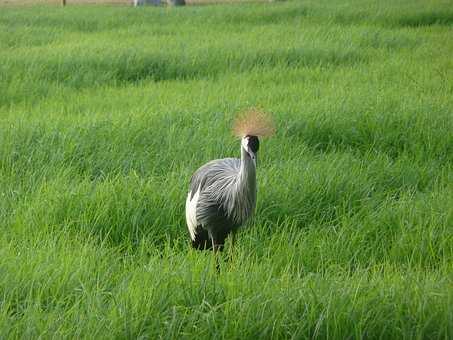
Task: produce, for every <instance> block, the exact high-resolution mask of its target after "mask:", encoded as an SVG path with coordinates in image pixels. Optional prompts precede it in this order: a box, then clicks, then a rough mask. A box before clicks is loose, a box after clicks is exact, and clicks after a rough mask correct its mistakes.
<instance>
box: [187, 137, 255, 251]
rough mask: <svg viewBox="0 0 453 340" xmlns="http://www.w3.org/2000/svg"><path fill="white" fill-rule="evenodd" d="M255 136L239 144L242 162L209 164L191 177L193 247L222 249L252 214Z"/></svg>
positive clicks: (189, 197)
mask: <svg viewBox="0 0 453 340" xmlns="http://www.w3.org/2000/svg"><path fill="white" fill-rule="evenodd" d="M258 148H259V141H258V138H257V137H256V136H245V137H243V138H242V142H241V159H236V158H224V159H218V160H214V161H211V162H209V163H207V164H205V165H203V166H202V167H201V168H199V169H198V170H197V171H196V172H195V173H194V174H193V176H192V179H191V182H190V189H189V193H188V195H187V200H186V221H187V227H188V229H189V233H190V237H191V240H192V245H193V247H194V248H197V249H213V250H214V251H216V250H219V249H220V250H221V249H222V247H223V245H224V243H225V240H226V238H227V236H228V235H229V234H230V233H233V235H234V233H235V232H236V231H237V229H238V228H239V227H240V226H241V225H243V224H244V223H245V222H246V221H247V219H248V218H249V217H250V216H251V215H253V213H254V210H255V205H256V153H257V152H258Z"/></svg>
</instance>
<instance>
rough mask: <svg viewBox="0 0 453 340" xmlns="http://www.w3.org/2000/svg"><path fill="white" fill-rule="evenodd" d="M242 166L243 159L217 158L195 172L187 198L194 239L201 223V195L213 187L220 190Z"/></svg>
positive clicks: (187, 208)
mask: <svg viewBox="0 0 453 340" xmlns="http://www.w3.org/2000/svg"><path fill="white" fill-rule="evenodd" d="M240 166H241V161H240V160H239V159H236V158H224V159H217V160H214V161H211V162H209V163H206V164H205V165H203V166H202V167H200V168H199V169H198V170H197V171H195V173H194V174H193V176H192V179H191V181H190V188H189V193H188V195H187V199H186V222H187V227H188V229H189V233H190V236H191V238H192V240H195V237H196V233H197V226H199V224H200V223H199V221H198V219H197V207H198V205H199V199H200V195H202V194H203V193H204V192H205V191H206V190H212V188H213V187H217V188H218V189H219V190H220V189H221V188H222V186H224V185H226V184H225V183H228V182H229V181H230V179H231V178H232V177H233V176H235V175H236V174H237V173H238V172H239V169H240ZM205 203H206V202H205Z"/></svg>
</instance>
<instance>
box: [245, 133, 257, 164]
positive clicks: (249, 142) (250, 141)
mask: <svg viewBox="0 0 453 340" xmlns="http://www.w3.org/2000/svg"><path fill="white" fill-rule="evenodd" d="M241 145H242V147H243V148H244V150H245V151H246V152H247V154H248V155H249V156H250V158H251V159H252V161H253V163H254V164H255V166H256V156H257V154H258V150H259V148H260V141H259V139H258V137H257V136H249V135H247V136H244V137H243V138H242V141H241Z"/></svg>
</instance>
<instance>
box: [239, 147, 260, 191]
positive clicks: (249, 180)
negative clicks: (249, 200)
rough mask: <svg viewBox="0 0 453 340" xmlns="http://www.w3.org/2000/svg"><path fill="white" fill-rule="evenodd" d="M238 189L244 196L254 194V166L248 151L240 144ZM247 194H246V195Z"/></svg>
mask: <svg viewBox="0 0 453 340" xmlns="http://www.w3.org/2000/svg"><path fill="white" fill-rule="evenodd" d="M238 185H239V188H238V189H239V190H241V191H242V192H243V193H244V194H245V195H246V196H249V195H252V196H253V199H254V198H255V196H254V195H255V194H256V167H255V163H254V162H253V160H252V158H251V157H250V155H249V154H248V152H247V151H246V150H245V149H244V148H243V147H242V146H241V170H240V171H239V178H238ZM247 194H248V195H247Z"/></svg>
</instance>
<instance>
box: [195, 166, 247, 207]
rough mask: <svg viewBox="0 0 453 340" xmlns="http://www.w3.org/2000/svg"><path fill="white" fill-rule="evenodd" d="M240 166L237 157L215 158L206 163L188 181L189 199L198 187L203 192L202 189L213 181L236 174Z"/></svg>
mask: <svg viewBox="0 0 453 340" xmlns="http://www.w3.org/2000/svg"><path fill="white" fill-rule="evenodd" d="M240 167H241V160H240V159H237V158H224V159H216V160H213V161H210V162H208V163H206V164H205V165H203V166H202V167H200V168H199V169H198V170H197V171H195V173H194V174H193V176H192V179H191V181H190V193H191V197H190V199H191V200H192V198H193V196H194V195H195V193H196V192H197V191H198V189H200V192H203V190H204V189H206V188H207V187H209V186H211V185H213V184H214V183H216V182H219V181H222V180H225V179H227V178H229V177H231V176H235V175H237V173H238V172H239V170H240Z"/></svg>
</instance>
